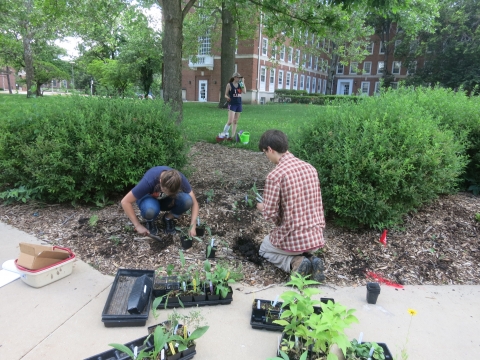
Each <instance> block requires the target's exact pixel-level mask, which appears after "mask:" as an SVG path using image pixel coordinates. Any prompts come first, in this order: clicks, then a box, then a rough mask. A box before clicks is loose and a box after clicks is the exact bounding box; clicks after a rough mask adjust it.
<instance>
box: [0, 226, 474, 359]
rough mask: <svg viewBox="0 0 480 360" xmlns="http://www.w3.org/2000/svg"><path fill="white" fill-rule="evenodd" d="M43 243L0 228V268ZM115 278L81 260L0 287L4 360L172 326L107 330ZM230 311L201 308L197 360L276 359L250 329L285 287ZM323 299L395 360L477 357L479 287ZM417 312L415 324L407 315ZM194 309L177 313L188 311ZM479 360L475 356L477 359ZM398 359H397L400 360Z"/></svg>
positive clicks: (93, 347)
mask: <svg viewBox="0 0 480 360" xmlns="http://www.w3.org/2000/svg"><path fill="white" fill-rule="evenodd" d="M20 242H30V243H40V241H39V240H38V239H36V238H35V237H33V236H30V235H28V234H26V233H24V232H21V231H19V230H16V229H14V228H12V227H10V226H8V225H6V224H4V223H0V263H3V262H4V261H6V260H9V259H15V258H17V257H18V253H19V249H18V243H20ZM112 282H113V277H112V276H106V275H102V274H100V273H99V272H98V271H96V270H95V269H93V268H92V267H90V266H89V265H87V264H85V263H84V262H82V261H81V260H77V261H76V262H75V265H74V270H73V273H72V274H71V275H70V276H68V277H66V278H64V279H61V280H59V281H57V282H54V283H52V284H50V285H47V286H45V287H42V288H38V289H35V288H32V287H29V286H28V285H26V284H25V283H23V282H22V281H21V280H16V281H14V282H13V283H10V284H8V285H6V286H3V287H1V288H0V325H1V326H0V359H8V360H14V359H25V360H30V359H49V360H50V359H51V360H56V359H58V360H60V359H62V360H64V359H75V360H77V359H84V358H87V357H90V356H92V355H95V354H98V353H101V352H103V351H106V350H109V349H110V347H109V346H108V344H109V343H126V342H129V341H131V340H135V339H137V338H140V337H142V336H145V335H146V334H147V326H150V325H153V324H157V323H159V322H161V321H164V320H166V319H167V315H168V314H169V313H170V312H171V311H172V310H159V312H160V316H159V317H158V319H155V318H154V317H153V314H152V313H150V317H149V319H148V321H147V325H146V326H144V327H122V328H106V327H105V326H104V325H103V323H102V321H101V313H102V310H103V307H104V305H105V302H106V299H107V296H108V293H109V291H110V286H111V283H112ZM234 289H238V290H234V300H233V302H232V303H231V304H230V305H224V306H222V305H218V306H211V307H202V308H200V309H201V310H202V312H203V314H204V316H205V317H206V318H207V320H208V325H210V329H209V330H208V331H207V333H206V334H205V335H204V336H203V337H202V338H200V339H199V340H198V341H197V355H195V359H198V360H207V359H209V360H217V359H218V360H220V359H229V360H237V359H238V360H240V359H241V360H265V359H268V358H269V357H273V356H274V355H275V351H276V350H275V349H276V344H277V338H278V335H279V333H277V332H269V331H266V330H254V329H252V328H251V326H250V315H251V304H252V301H253V299H254V298H260V299H270V300H273V299H275V297H276V296H277V295H279V294H281V293H282V291H284V290H285V288H282V287H272V288H269V289H266V290H263V291H260V292H258V293H256V294H248V295H247V294H245V293H246V292H248V291H252V290H258V289H255V288H251V287H248V286H243V285H241V284H235V286H234ZM321 290H322V294H321V296H322V297H331V298H334V299H335V301H336V302H340V303H342V304H343V305H345V306H347V307H348V308H355V309H357V311H356V313H355V315H356V316H357V317H358V319H359V320H360V324H355V325H354V326H353V327H352V328H351V329H348V330H347V333H348V334H349V336H350V337H351V338H357V337H358V334H359V333H360V332H363V333H364V337H363V338H364V340H365V341H376V342H385V343H387V345H388V347H389V349H390V351H391V352H392V354H393V355H394V356H395V357H397V356H399V354H400V349H401V347H402V346H403V345H404V344H405V341H406V336H407V331H408V328H409V323H410V320H412V323H411V328H410V334H409V339H408V345H407V350H408V355H409V359H410V360H423V359H426V360H428V359H436V360H439V359H440V360H441V359H445V360H447V359H473V358H475V357H476V355H475V354H478V353H479V352H480V339H479V338H477V336H476V334H477V333H479V332H480V322H479V319H480V286H406V287H405V289H403V290H396V289H394V288H391V287H388V286H382V289H381V294H380V295H379V297H378V301H377V304H376V305H369V304H367V302H366V299H365V297H366V289H365V287H360V288H354V287H348V288H336V289H335V288H333V287H330V286H322V287H321ZM408 308H413V309H415V310H417V312H418V315H417V316H415V317H413V318H411V316H410V315H409V314H408V312H407V309H408ZM189 310H190V309H189V308H187V309H180V310H179V312H188V311H189ZM477 356H478V355H477ZM398 358H399V357H398Z"/></svg>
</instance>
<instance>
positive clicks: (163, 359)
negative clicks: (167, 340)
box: [160, 349, 165, 360]
mask: <svg viewBox="0 0 480 360" xmlns="http://www.w3.org/2000/svg"><path fill="white" fill-rule="evenodd" d="M160 360H165V349H162V352H161V353H160Z"/></svg>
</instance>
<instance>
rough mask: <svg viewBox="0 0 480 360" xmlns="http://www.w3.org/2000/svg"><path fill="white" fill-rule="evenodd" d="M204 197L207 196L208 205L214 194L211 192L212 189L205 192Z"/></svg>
mask: <svg viewBox="0 0 480 360" xmlns="http://www.w3.org/2000/svg"><path fill="white" fill-rule="evenodd" d="M205 195H206V196H207V204H208V203H210V202H212V201H213V197H214V195H215V192H214V191H213V189H210V190H208V191H206V192H205Z"/></svg>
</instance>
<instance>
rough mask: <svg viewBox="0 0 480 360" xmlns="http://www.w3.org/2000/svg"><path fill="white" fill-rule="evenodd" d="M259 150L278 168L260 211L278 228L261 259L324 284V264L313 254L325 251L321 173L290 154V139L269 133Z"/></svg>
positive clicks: (264, 244)
mask: <svg viewBox="0 0 480 360" xmlns="http://www.w3.org/2000/svg"><path fill="white" fill-rule="evenodd" d="M258 148H259V149H260V150H261V151H263V152H264V153H265V155H266V156H267V158H268V159H269V160H270V161H271V162H272V163H274V164H276V167H275V169H274V170H273V171H272V172H270V173H269V174H268V176H267V179H266V181H265V189H264V193H263V202H262V203H259V204H257V209H258V210H260V211H261V212H262V213H263V217H264V218H265V220H267V221H271V222H273V223H274V224H275V225H276V227H275V228H274V229H273V230H272V231H271V232H270V235H267V236H266V237H265V239H263V242H262V245H261V246H260V255H261V256H263V257H264V258H266V259H267V260H268V261H270V262H271V263H273V264H274V265H275V266H277V267H279V268H280V269H282V270H284V271H286V272H292V273H293V272H298V273H299V274H301V275H303V276H305V275H309V274H311V277H310V278H311V279H313V280H315V281H324V280H325V275H324V274H323V269H324V266H323V262H322V260H321V259H319V258H317V257H315V256H312V255H311V252H313V251H315V250H317V249H319V248H321V247H323V245H324V244H325V241H324V239H323V228H324V227H325V218H324V215H323V205H322V195H321V192H320V181H319V179H318V173H317V170H316V169H315V168H314V167H313V166H312V165H310V164H308V163H306V162H304V161H302V160H300V159H298V158H296V157H295V156H293V155H292V153H290V152H289V151H288V140H287V136H286V135H285V134H284V133H283V132H281V131H279V130H268V131H266V132H265V133H264V134H263V135H262V137H261V138H260V142H259V144H258Z"/></svg>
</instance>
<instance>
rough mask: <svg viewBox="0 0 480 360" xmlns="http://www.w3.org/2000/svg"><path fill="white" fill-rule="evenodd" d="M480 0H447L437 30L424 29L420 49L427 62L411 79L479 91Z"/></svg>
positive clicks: (473, 91) (469, 91)
mask: <svg viewBox="0 0 480 360" xmlns="http://www.w3.org/2000/svg"><path fill="white" fill-rule="evenodd" d="M479 14H480V3H479V2H478V1H475V0H460V1H456V2H454V3H452V2H451V1H447V0H443V1H442V2H441V7H440V14H439V17H438V19H437V26H436V30H435V32H434V33H426V32H423V33H422V34H421V36H420V43H419V46H418V53H421V54H424V56H425V64H426V65H424V66H423V67H421V68H419V69H418V70H417V71H416V73H415V75H414V76H412V77H410V78H409V79H408V83H413V84H431V85H434V84H437V83H439V84H440V85H441V86H445V87H448V88H451V89H459V88H463V89H465V90H466V91H467V92H468V93H469V94H470V93H478V92H479V90H478V88H476V87H477V86H478V85H480V68H479V61H478V59H480V36H479V35H480V21H479Z"/></svg>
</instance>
